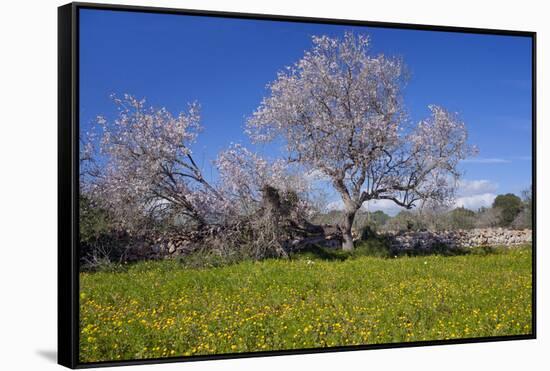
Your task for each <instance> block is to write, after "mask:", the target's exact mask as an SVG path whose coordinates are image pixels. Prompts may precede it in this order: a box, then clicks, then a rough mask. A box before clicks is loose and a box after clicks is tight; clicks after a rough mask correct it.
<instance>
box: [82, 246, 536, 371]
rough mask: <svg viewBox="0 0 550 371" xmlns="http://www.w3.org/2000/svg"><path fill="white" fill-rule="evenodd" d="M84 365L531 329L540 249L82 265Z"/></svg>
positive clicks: (458, 336)
mask: <svg viewBox="0 0 550 371" xmlns="http://www.w3.org/2000/svg"><path fill="white" fill-rule="evenodd" d="M80 285H81V294H80V307H81V318H80V325H81V335H80V357H81V361H82V362H95V361H104V360H121V359H122V360H124V359H140V358H156V357H170V356H182V355H185V356H190V355H204V354H222V353H236V352H251V351H267V350H281V349H296V348H318V347H331V346H341V345H354V344H375V343H393V342H407V341H419V340H435V339H452V338H474V337H484V336H502V335H515V334H529V333H531V331H532V329H531V249H530V248H529V247H525V248H519V249H514V250H509V251H503V252H498V253H490V254H486V255H485V254H469V255H461V256H451V257H444V256H438V255H432V256H423V257H399V258H391V259H385V258H377V257H370V256H361V257H355V258H350V259H346V260H343V261H335V260H332V261H327V260H321V259H315V258H312V257H310V256H307V257H301V258H299V259H293V260H265V261H261V262H250V261H246V262H241V263H238V264H233V265H229V266H223V267H216V268H203V269H191V268H186V267H184V266H182V265H181V263H178V262H177V261H174V260H171V261H156V262H140V263H137V264H134V265H129V266H128V267H125V268H124V269H118V270H115V271H112V272H108V271H102V272H93V273H90V272H88V273H81V274H80Z"/></svg>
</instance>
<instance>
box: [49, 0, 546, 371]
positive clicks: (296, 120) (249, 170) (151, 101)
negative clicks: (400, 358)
mask: <svg viewBox="0 0 550 371" xmlns="http://www.w3.org/2000/svg"><path fill="white" fill-rule="evenodd" d="M358 17H360V15H358ZM58 35H59V71H58V72H59V73H58V75H59V99H58V101H59V155H58V158H59V183H58V190H59V209H58V218H59V231H58V236H59V277H58V286H59V287H58V290H59V291H58V292H59V319H58V323H59V325H58V326H59V335H58V337H59V353H58V354H59V363H60V364H62V365H65V366H68V367H71V368H76V367H93V366H111V365H125V364H126V365H128V364H139V363H158V362H174V361H191V360H204V359H219V358H230V357H250V356H268V355H282V354H297V353H312V352H326V351H347V350H357V349H375V348H391V347H404V346H421V345H437V344H452V343H470V342H485V341H501V340H519V339H534V338H535V331H536V326H535V324H536V321H535V319H536V313H535V309H536V307H535V255H536V248H535V232H534V231H535V205H536V192H535V127H536V125H535V118H536V107H535V93H536V90H535V82H536V79H535V73H536V68H535V50H536V48H535V36H536V35H535V33H534V32H524V31H505V30H492V29H469V28H456V27H443V26H426V25H411V24H392V23H383V22H367V21H363V20H340V19H315V18H303V17H290V16H288V17H287V16H275V15H258V14H237V13H225V12H212V11H208V12H207V11H198V10H178V9H160V8H146V7H132V6H116V5H99V4H86V3H72V4H68V5H65V6H62V7H60V8H59V32H58Z"/></svg>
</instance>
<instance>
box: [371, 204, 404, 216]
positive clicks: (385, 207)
mask: <svg viewBox="0 0 550 371" xmlns="http://www.w3.org/2000/svg"><path fill="white" fill-rule="evenodd" d="M363 208H364V209H367V208H368V210H369V211H377V210H380V211H383V212H385V213H386V214H388V215H390V216H394V215H396V214H397V213H399V212H400V211H401V210H405V209H404V208H402V207H401V206H399V205H397V204H396V203H395V202H393V201H391V200H371V201H369V202H368V203H367V202H365V204H364V205H363Z"/></svg>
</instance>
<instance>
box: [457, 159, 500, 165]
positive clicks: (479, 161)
mask: <svg viewBox="0 0 550 371" xmlns="http://www.w3.org/2000/svg"><path fill="white" fill-rule="evenodd" d="M462 162H467V163H473V164H508V163H510V162H511V161H510V160H507V159H504V158H469V159H466V160H462Z"/></svg>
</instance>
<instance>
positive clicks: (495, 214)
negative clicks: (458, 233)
mask: <svg viewBox="0 0 550 371" xmlns="http://www.w3.org/2000/svg"><path fill="white" fill-rule="evenodd" d="M500 220H501V210H500V209H495V208H486V207H482V208H480V209H479V210H478V212H477V213H476V218H475V226H476V227H477V228H494V227H498V226H499V224H500Z"/></svg>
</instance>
